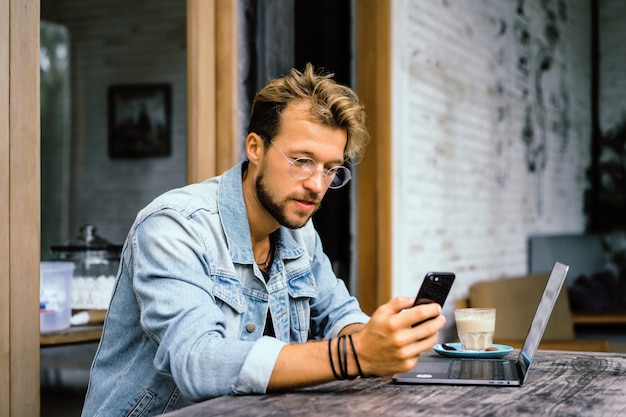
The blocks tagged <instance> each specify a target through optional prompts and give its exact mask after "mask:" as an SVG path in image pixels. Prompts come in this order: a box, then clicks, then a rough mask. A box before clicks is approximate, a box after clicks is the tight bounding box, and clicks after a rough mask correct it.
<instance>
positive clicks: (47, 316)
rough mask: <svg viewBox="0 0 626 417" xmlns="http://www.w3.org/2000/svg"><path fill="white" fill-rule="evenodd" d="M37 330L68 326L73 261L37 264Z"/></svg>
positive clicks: (49, 330)
mask: <svg viewBox="0 0 626 417" xmlns="http://www.w3.org/2000/svg"><path fill="white" fill-rule="evenodd" d="M39 272H40V275H39V280H40V283H39V285H40V286H39V331H40V332H41V333H50V332H58V331H61V330H65V329H67V328H69V327H70V318H71V317H72V306H71V298H70V297H71V294H72V276H73V275H74V263H72V262H56V261H48V262H41V263H40V266H39Z"/></svg>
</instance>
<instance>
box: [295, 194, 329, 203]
mask: <svg viewBox="0 0 626 417" xmlns="http://www.w3.org/2000/svg"><path fill="white" fill-rule="evenodd" d="M291 198H292V199H294V200H303V201H310V202H312V203H314V204H317V205H321V203H322V198H321V197H320V196H319V195H318V194H317V193H313V192H307V193H304V194H293V195H292V196H291Z"/></svg>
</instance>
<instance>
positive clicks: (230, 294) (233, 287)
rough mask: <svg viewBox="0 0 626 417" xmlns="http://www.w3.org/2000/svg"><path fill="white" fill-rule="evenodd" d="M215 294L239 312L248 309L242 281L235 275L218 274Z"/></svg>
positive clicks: (214, 288) (214, 289)
mask: <svg viewBox="0 0 626 417" xmlns="http://www.w3.org/2000/svg"><path fill="white" fill-rule="evenodd" d="M213 296H214V297H215V298H217V299H219V300H221V301H222V302H223V303H225V304H227V305H228V306H230V307H231V308H232V309H233V310H235V311H236V312H237V313H239V314H241V313H243V312H244V311H246V302H245V300H244V297H243V292H242V288H241V283H240V282H239V281H238V280H237V279H236V278H234V277H231V276H226V275H216V276H215V285H214V287H213Z"/></svg>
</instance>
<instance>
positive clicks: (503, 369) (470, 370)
mask: <svg viewBox="0 0 626 417" xmlns="http://www.w3.org/2000/svg"><path fill="white" fill-rule="evenodd" d="M510 365H511V362H510V361H499V360H494V361H491V360H475V359H457V360H454V361H453V362H452V366H450V374H449V377H450V378H454V379H481V380H489V379H491V380H496V381H498V380H499V381H502V380H508V379H512V372H511V366H510Z"/></svg>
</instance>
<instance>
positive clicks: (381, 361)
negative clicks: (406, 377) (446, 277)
mask: <svg viewBox="0 0 626 417" xmlns="http://www.w3.org/2000/svg"><path fill="white" fill-rule="evenodd" d="M413 301H414V300H413V299H412V298H408V297H397V298H394V299H393V300H391V301H390V302H388V303H387V304H383V305H382V306H380V307H379V308H378V309H377V310H376V311H375V312H374V314H373V315H372V317H371V319H370V321H369V323H367V324H366V325H365V326H364V327H363V329H362V330H361V331H359V332H358V333H356V334H355V335H354V336H353V340H354V343H355V347H356V350H357V354H358V357H359V361H360V363H361V367H362V369H363V373H364V374H365V375H379V376H383V375H391V374H393V373H396V372H406V371H408V370H409V369H411V368H412V367H413V366H415V364H416V363H417V361H418V358H419V354H420V353H422V352H425V351H428V350H430V349H431V348H432V347H433V346H434V345H435V343H437V339H438V331H439V330H441V329H442V328H443V326H444V325H445V322H446V321H445V318H444V316H443V315H441V306H439V304H436V303H432V304H422V305H419V306H416V307H413ZM415 323H420V324H418V325H417V326H415V327H413V326H414V325H415Z"/></svg>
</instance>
